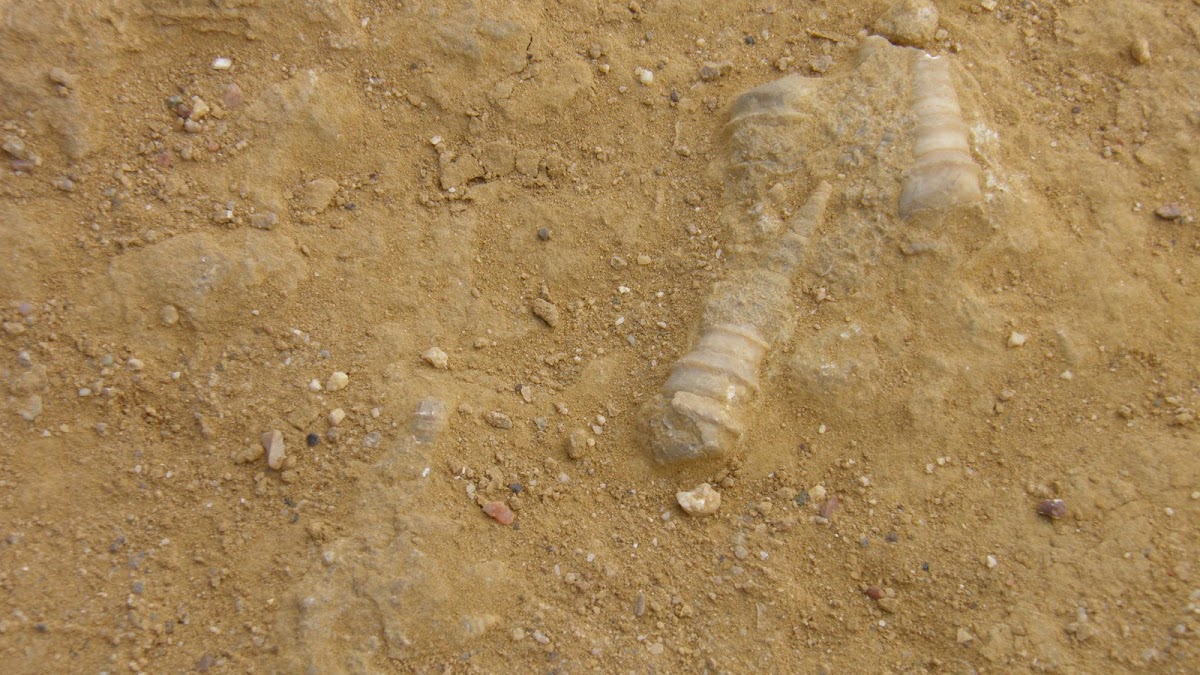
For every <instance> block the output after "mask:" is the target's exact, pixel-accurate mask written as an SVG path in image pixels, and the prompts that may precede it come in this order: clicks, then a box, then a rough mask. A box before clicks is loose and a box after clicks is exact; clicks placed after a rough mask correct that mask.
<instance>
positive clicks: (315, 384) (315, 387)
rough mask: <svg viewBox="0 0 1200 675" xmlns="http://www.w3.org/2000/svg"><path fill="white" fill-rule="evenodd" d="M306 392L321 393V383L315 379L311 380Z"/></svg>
mask: <svg viewBox="0 0 1200 675" xmlns="http://www.w3.org/2000/svg"><path fill="white" fill-rule="evenodd" d="M308 390H309V391H321V381H320V380H318V379H316V378H313V380H312V381H311V382H309V383H308Z"/></svg>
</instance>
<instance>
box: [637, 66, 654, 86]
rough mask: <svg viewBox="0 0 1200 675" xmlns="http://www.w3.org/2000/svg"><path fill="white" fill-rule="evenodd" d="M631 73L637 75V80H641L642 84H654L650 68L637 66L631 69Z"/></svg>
mask: <svg viewBox="0 0 1200 675" xmlns="http://www.w3.org/2000/svg"><path fill="white" fill-rule="evenodd" d="M633 74H634V75H636V76H637V79H638V82H641V83H642V84H643V85H646V86H650V85H651V84H654V73H653V72H652V71H650V70H647V69H645V68H638V69H637V70H635V71H633Z"/></svg>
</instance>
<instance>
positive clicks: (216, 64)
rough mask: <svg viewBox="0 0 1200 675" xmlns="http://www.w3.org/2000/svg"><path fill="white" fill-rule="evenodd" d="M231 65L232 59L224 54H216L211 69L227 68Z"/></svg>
mask: <svg viewBox="0 0 1200 675" xmlns="http://www.w3.org/2000/svg"><path fill="white" fill-rule="evenodd" d="M231 67H233V59H230V58H227V57H224V56H218V57H217V58H215V59H213V62H212V69H213V70H229V69H230V68H231Z"/></svg>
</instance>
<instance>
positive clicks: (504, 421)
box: [483, 410, 513, 429]
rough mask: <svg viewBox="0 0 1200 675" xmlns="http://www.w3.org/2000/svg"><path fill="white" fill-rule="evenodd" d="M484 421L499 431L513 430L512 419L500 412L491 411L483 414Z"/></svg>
mask: <svg viewBox="0 0 1200 675" xmlns="http://www.w3.org/2000/svg"><path fill="white" fill-rule="evenodd" d="M483 420H484V421H485V422H487V423H488V424H489V425H491V426H493V427H495V428H497V429H511V428H512V426H513V422H512V418H511V417H509V416H508V415H505V414H504V413H502V412H500V411H499V410H491V411H488V412H486V413H484V414H483Z"/></svg>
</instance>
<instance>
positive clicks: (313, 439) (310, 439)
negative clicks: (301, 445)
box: [304, 433, 321, 448]
mask: <svg viewBox="0 0 1200 675" xmlns="http://www.w3.org/2000/svg"><path fill="white" fill-rule="evenodd" d="M304 442H305V443H307V444H308V447H310V448H315V447H316V446H317V444H318V443H320V442H321V436H320V435H318V434H313V433H310V434H309V435H307V436H305V437H304Z"/></svg>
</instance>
